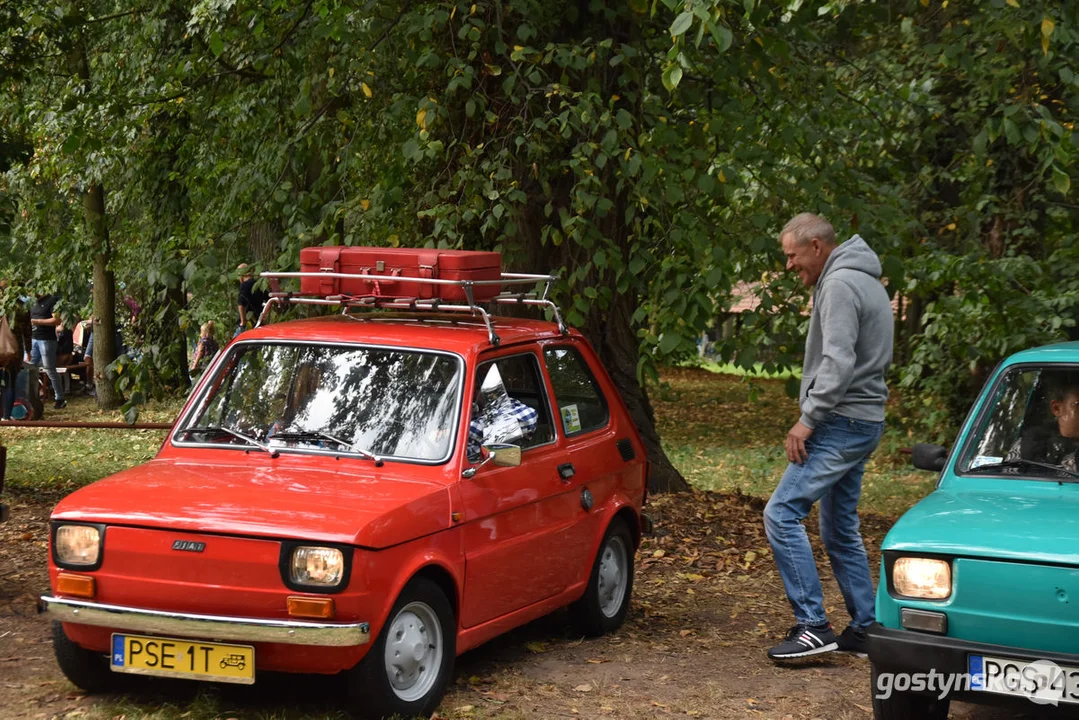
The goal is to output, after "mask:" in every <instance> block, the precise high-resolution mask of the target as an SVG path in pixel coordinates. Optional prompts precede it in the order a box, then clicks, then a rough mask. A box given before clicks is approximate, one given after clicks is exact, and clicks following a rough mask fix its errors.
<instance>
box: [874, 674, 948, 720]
mask: <svg viewBox="0 0 1079 720" xmlns="http://www.w3.org/2000/svg"><path fill="white" fill-rule="evenodd" d="M869 668H870V671H869V678H870V683H871V686H870V687H871V691H872V693H873V717H874V719H875V720H911V719H912V718H918V720H948V707H949V705H951V700H950V699H949V698H944V699H943V700H940V699H938V698H936V697H934V696H932V695H920V694H918V693H912V692H909V691H908V692H900V691H898V690H892V692H891V694H890V695H889V696H888V697H887V698H879V697H877V695H878V694H879V691H878V685H877V677H878V676H879V675H880V670H879V669H878V668H877V666H876V665H875V664H873V663H870V665H869Z"/></svg>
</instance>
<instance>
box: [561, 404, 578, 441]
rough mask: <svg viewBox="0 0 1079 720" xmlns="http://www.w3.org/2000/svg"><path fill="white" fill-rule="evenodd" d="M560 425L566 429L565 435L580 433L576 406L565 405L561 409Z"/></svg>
mask: <svg viewBox="0 0 1079 720" xmlns="http://www.w3.org/2000/svg"><path fill="white" fill-rule="evenodd" d="M562 425H564V426H565V428H566V434H567V435H569V434H572V433H575V432H580V431H581V413H579V412H578V411H577V405H576V404H574V405H566V406H565V407H563V408H562Z"/></svg>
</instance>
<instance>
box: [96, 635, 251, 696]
mask: <svg viewBox="0 0 1079 720" xmlns="http://www.w3.org/2000/svg"><path fill="white" fill-rule="evenodd" d="M109 664H110V666H111V667H112V669H113V670H114V671H115V672H122V673H134V674H136V675H160V676H162V677H175V678H188V679H191V680H214V681H217V682H227V683H242V684H244V685H250V684H252V683H254V682H255V648H253V647H251V646H250V645H222V644H221V643H209V642H192V641H190V640H176V639H174V638H161V637H146V636H143V635H121V634H119V633H114V634H113V636H112V658H111V659H110V661H109Z"/></svg>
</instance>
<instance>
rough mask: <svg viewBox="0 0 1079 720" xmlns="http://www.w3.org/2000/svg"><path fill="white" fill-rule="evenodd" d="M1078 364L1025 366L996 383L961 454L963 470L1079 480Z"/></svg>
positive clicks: (960, 460)
mask: <svg viewBox="0 0 1079 720" xmlns="http://www.w3.org/2000/svg"><path fill="white" fill-rule="evenodd" d="M1077 451H1079V368H1076V367H1068V366H1061V365H1043V366H1032V365H1022V366H1018V367H1016V368H1013V369H1010V370H1008V371H1006V372H1005V373H1004V375H1003V376H1002V377H1001V378H1000V380H999V381H998V382H997V384H996V386H995V388H994V389H993V394H992V396H991V397H990V398H989V399H988V405H987V406H986V409H985V410H983V412H982V413H981V415H980V416H979V418H978V421H977V424H976V426H975V427H974V429H973V432H972V433H971V435H970V438H969V440H968V442H967V444H966V446H965V448H964V449H963V453H962V455H961V456H960V457H959V463H958V470H959V472H960V473H971V472H976V473H978V474H992V475H1001V476H1016V477H1023V478H1030V477H1034V478H1045V479H1050V480H1055V481H1062V480H1076V479H1079V468H1077V465H1076V453H1077Z"/></svg>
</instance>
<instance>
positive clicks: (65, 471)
mask: <svg viewBox="0 0 1079 720" xmlns="http://www.w3.org/2000/svg"><path fill="white" fill-rule="evenodd" d="M182 404H183V401H182V400H175V401H172V402H167V403H155V404H152V405H150V406H149V407H147V408H145V409H144V410H143V411H142V412H140V414H139V421H140V422H171V421H172V420H173V419H175V417H176V415H177V414H178V413H179V411H180V407H181V406H182ZM43 419H44V420H53V421H66V422H123V415H122V414H121V413H120V412H119V411H114V412H108V413H104V412H101V411H99V410H98V409H97V405H96V404H95V403H94V400H93V398H90V397H86V396H74V397H70V398H69V399H68V405H67V407H66V408H63V409H62V410H54V409H53V408H52V404H51V403H48V404H46V406H45V417H44V418H43ZM165 432H166V431H164V430H126V429H124V430H82V429H71V428H20V427H0V440H2V441H3V443H4V445H6V446H7V449H8V450H7V480H6V483H5V486H6V487H5V492H6V493H7V494H8V495H9V496H10V497H11V498H12V499H13V500H18V499H24V500H34V501H41V502H56V501H58V500H59V499H60V498H62V497H63V496H64V495H66V494H68V493H70V492H71V491H73V490H77V489H78V488H80V487H82V486H84V485H88V484H90V483H91V482H93V481H95V480H98V479H100V478H103V477H105V476H107V475H111V474H113V473H116V472H119V471H121V470H124V469H126V468H129V467H132V466H134V465H137V464H139V463H142V462H145V461H147V460H149V459H150V458H152V457H153V456H154V455H155V454H156V453H157V450H158V448H159V447H160V446H161V443H162V441H163V440H164V439H165Z"/></svg>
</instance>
